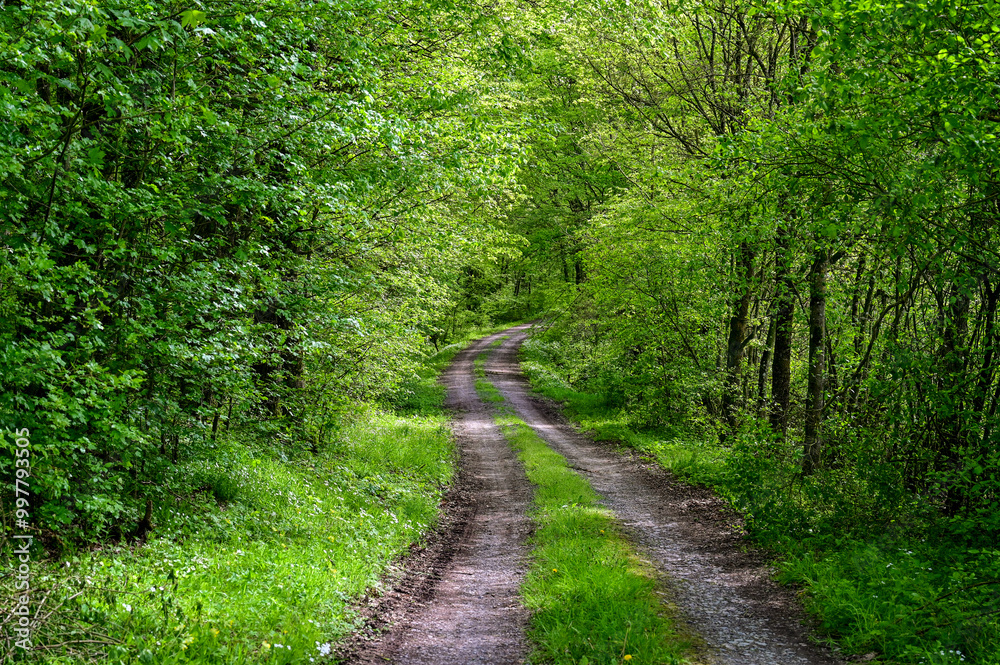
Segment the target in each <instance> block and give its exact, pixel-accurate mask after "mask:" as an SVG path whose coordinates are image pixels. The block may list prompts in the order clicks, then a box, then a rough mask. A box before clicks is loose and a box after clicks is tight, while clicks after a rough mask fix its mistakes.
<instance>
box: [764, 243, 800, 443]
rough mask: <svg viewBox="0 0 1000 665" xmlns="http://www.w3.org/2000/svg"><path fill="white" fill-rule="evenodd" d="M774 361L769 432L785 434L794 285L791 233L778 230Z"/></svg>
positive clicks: (793, 320) (789, 392)
mask: <svg viewBox="0 0 1000 665" xmlns="http://www.w3.org/2000/svg"><path fill="white" fill-rule="evenodd" d="M774 279H775V282H776V284H775V291H774V310H775V311H774V361H773V362H772V365H771V416H770V421H771V430H772V431H773V432H775V433H777V434H778V435H779V436H782V437H784V436H785V433H786V432H787V431H788V404H789V401H790V395H791V386H792V326H793V324H794V322H795V284H794V283H793V282H792V256H791V232H790V231H789V228H788V226H786V225H785V224H782V225H781V226H780V227H778V235H777V253H776V256H775V277H774Z"/></svg>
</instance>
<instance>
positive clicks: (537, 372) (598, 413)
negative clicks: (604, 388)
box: [521, 339, 729, 486]
mask: <svg viewBox="0 0 1000 665" xmlns="http://www.w3.org/2000/svg"><path fill="white" fill-rule="evenodd" d="M548 360H549V359H548V357H547V355H546V353H545V351H544V345H543V344H540V343H538V342H537V341H535V340H532V339H529V340H528V341H526V342H525V343H524V345H523V346H522V363H521V367H522V369H523V370H524V372H525V374H526V375H527V377H528V380H529V381H530V382H531V386H532V388H533V389H534V390H535V391H536V392H538V393H540V394H542V395H545V396H546V397H548V398H549V399H552V400H555V401H557V402H559V403H561V404H562V405H563V406H564V408H565V411H566V414H567V415H568V416H569V417H570V418H571V419H573V420H574V421H575V422H576V423H578V424H579V425H580V426H581V427H583V429H585V430H586V431H587V432H588V433H589V434H590V435H591V436H592V437H593V438H594V439H595V440H597V441H611V442H615V443H620V444H623V445H625V446H627V447H628V448H632V449H634V450H638V451H640V452H642V453H643V454H644V455H646V456H648V457H649V458H650V459H653V460H656V461H657V462H658V463H659V464H660V465H661V466H663V467H664V468H666V469H669V470H671V471H672V472H674V473H675V474H677V475H678V476H680V477H682V478H684V479H686V480H689V481H690V482H692V483H696V484H702V485H709V486H719V485H720V484H721V481H722V478H723V476H724V471H725V462H726V457H727V456H728V454H729V449H726V448H722V447H720V446H718V445H716V444H710V443H708V442H706V441H705V440H704V438H702V437H697V436H693V435H691V434H690V433H688V432H684V431H637V430H636V429H635V428H634V427H633V426H632V425H631V419H630V417H629V414H628V413H627V412H625V411H622V410H620V409H615V408H611V407H609V406H608V401H607V400H606V399H605V398H604V397H603V396H602V395H596V394H593V393H588V392H583V391H579V390H575V389H574V388H573V387H572V386H570V385H569V384H568V383H567V382H566V381H565V380H564V379H563V378H562V377H561V376H560V374H559V373H558V372H557V371H556V369H555V367H553V366H552V364H551V363H550V362H548Z"/></svg>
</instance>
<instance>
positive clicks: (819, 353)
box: [802, 245, 830, 475]
mask: <svg viewBox="0 0 1000 665" xmlns="http://www.w3.org/2000/svg"><path fill="white" fill-rule="evenodd" d="M829 262H830V253H829V251H828V250H827V248H826V247H825V246H823V245H821V246H819V247H817V248H816V255H815V257H814V258H813V264H812V268H811V269H810V271H809V388H808V396H807V402H806V432H805V443H804V446H803V448H804V450H803V453H804V455H803V457H802V473H803V474H804V475H809V474H810V473H812V472H813V471H815V470H816V469H817V468H818V467H819V465H820V460H821V458H822V454H823V437H822V425H823V407H824V398H823V393H824V389H825V387H826V386H825V379H826V273H827V269H828V268H829Z"/></svg>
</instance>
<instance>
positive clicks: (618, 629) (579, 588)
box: [476, 353, 693, 665]
mask: <svg viewBox="0 0 1000 665" xmlns="http://www.w3.org/2000/svg"><path fill="white" fill-rule="evenodd" d="M485 355H486V354H485V353H484V354H481V355H480V359H483V358H484V356H485ZM482 367H483V364H482V362H481V360H477V363H476V369H477V372H476V373H477V376H483V374H482ZM476 388H477V390H478V391H479V393H480V396H481V397H482V398H483V399H484V400H485V401H487V402H493V403H500V402H503V397H502V396H501V395H500V393H499V391H497V389H496V388H495V387H494V386H493V385H492V384H491V383H490V382H489V381H487V380H486V379H485V378H480V379H479V380H477V382H476ZM497 423H498V424H499V425H500V428H501V430H502V431H503V434H504V436H505V437H506V439H507V441H508V442H509V443H510V445H511V446H512V447H513V448H514V449H515V450H516V451H517V453H518V457H519V458H520V460H521V461H522V462H523V463H524V466H525V470H526V472H527V475H528V479H529V480H530V481H531V482H532V483H533V484H534V485H535V486H536V490H535V508H534V514H533V519H534V520H535V523H536V525H537V531H536V532H535V535H534V537H533V539H532V545H533V550H532V555H531V565H530V569H529V571H528V575H527V578H526V580H525V582H524V585H523V586H522V589H521V593H522V598H523V601H524V603H525V606H526V607H527V608H528V609H529V610H531V612H532V619H531V629H530V631H529V637H530V638H531V640H532V641H533V643H534V647H535V648H534V651H533V653H532V656H531V659H532V661H533V662H544V663H560V664H564V663H572V664H573V665H586V664H588V663H626V662H628V663H685V662H688V661H687V659H686V656H688V655H690V653H692V647H693V643H692V641H691V640H690V639H688V638H686V637H685V636H684V635H682V634H681V633H680V632H679V631H678V630H677V629H676V628H675V626H674V622H673V620H672V617H671V610H670V607H669V606H668V605H666V604H664V602H663V599H662V597H661V595H660V594H659V593H658V584H657V579H656V572H655V571H654V570H653V568H652V567H651V566H650V565H649V564H647V563H646V562H643V561H642V560H640V559H639V557H638V556H636V554H635V552H634V548H633V546H632V544H631V543H630V542H629V541H628V540H627V539H626V538H625V536H624V535H623V534H622V533H621V531H620V530H619V528H618V525H617V523H616V521H615V517H614V514H613V513H612V512H611V511H609V510H607V509H606V508H603V507H602V506H600V505H599V504H598V502H597V495H596V493H595V492H594V490H593V489H592V488H591V487H590V484H589V483H588V482H587V480H586V479H584V478H583V477H582V476H580V475H579V474H577V473H576V472H574V471H573V470H572V469H570V468H569V466H568V465H567V463H566V458H565V457H563V456H562V455H560V454H559V453H557V452H555V451H554V450H552V449H551V448H550V447H549V446H548V445H547V444H546V443H545V441H543V440H542V439H541V438H539V436H538V435H537V434H535V432H534V430H532V429H531V427H529V426H528V425H527V424H526V423H524V421H522V420H520V419H518V418H517V417H516V416H514V415H513V414H511V413H510V410H509V409H506V408H504V407H502V406H501V407H500V413H499V415H498V417H497Z"/></svg>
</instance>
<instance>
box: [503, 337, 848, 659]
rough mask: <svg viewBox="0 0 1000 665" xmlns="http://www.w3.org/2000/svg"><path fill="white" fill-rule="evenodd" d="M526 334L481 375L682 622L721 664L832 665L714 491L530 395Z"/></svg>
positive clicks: (509, 341)
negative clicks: (588, 494)
mask: <svg viewBox="0 0 1000 665" xmlns="http://www.w3.org/2000/svg"><path fill="white" fill-rule="evenodd" d="M525 328H526V327H524V326H520V327H518V328H514V329H511V330H508V331H506V332H505V333H504V334H506V335H508V338H507V339H506V340H505V341H504V343H503V344H502V346H500V347H499V349H498V350H497V351H495V352H494V353H493V356H492V357H491V359H490V361H489V362H487V364H486V376H487V378H488V379H489V380H490V381H491V382H492V383H493V385H494V386H496V388H497V389H498V390H499V391H500V393H501V394H502V395H503V396H504V398H505V399H506V401H507V403H508V405H509V406H510V407H512V408H513V409H514V411H515V412H516V413H517V415H518V417H520V418H521V419H522V420H524V421H525V422H526V423H527V424H528V425H530V426H531V427H532V428H533V429H534V430H535V432H536V433H537V434H538V435H539V436H540V437H541V438H542V439H544V440H545V441H546V442H547V443H548V444H549V445H550V446H551V447H552V448H553V449H554V450H556V451H558V452H559V453H561V454H562V455H563V456H565V457H566V459H567V460H568V462H569V464H570V466H571V467H572V468H574V469H575V470H576V471H577V472H579V473H581V474H583V476H584V477H585V478H586V479H587V480H588V481H589V482H590V484H591V486H592V487H593V488H594V490H595V491H596V492H597V493H598V494H599V495H601V497H602V502H603V503H604V505H606V506H607V507H608V508H610V509H611V510H613V511H614V512H615V514H616V515H617V517H618V519H619V520H620V522H621V523H622V524H623V525H624V527H625V528H626V530H627V531H628V532H629V533H630V534H631V536H632V538H633V539H634V540H635V542H637V544H638V545H639V547H640V552H641V554H642V555H643V556H644V557H646V558H648V559H649V560H650V561H651V562H652V564H653V565H654V566H655V567H656V568H657V569H658V570H660V571H661V572H663V573H665V574H666V578H667V581H668V584H669V587H670V589H671V592H672V595H673V598H672V600H673V601H674V602H675V603H676V604H677V606H678V607H679V609H680V613H681V617H682V619H684V620H686V621H687V622H688V623H689V626H690V629H691V631H692V632H693V633H696V634H697V635H700V636H701V637H702V638H703V639H704V641H705V645H706V650H707V652H708V653H707V654H706V656H707V657H708V658H709V659H710V661H711V662H714V663H717V664H719V665H832V664H834V663H837V662H838V661H837V660H836V659H834V658H833V657H832V655H831V654H830V653H829V651H828V650H826V649H824V648H822V647H819V646H816V645H815V644H814V643H812V642H811V641H810V640H809V638H808V630H807V629H805V628H804V627H803V623H802V622H803V620H804V615H803V612H802V610H801V607H800V606H799V604H798V602H797V601H796V599H795V597H794V594H793V593H792V592H791V591H790V590H789V589H786V588H783V587H780V586H778V585H777V584H775V583H774V582H773V581H772V580H771V578H770V574H769V569H768V566H767V564H766V562H765V561H763V560H762V559H761V557H760V556H759V555H754V554H752V553H748V552H746V551H744V549H743V548H742V547H741V543H740V537H739V535H738V534H737V532H736V530H735V529H733V528H732V524H733V521H734V520H735V516H733V515H732V513H731V512H730V511H728V510H727V509H726V507H725V505H724V504H723V502H722V501H721V500H720V499H718V498H717V497H716V496H714V495H713V494H712V493H711V492H709V491H708V490H705V489H701V488H695V487H690V486H688V485H685V484H683V483H679V482H677V481H675V480H674V479H673V478H672V476H671V475H670V474H669V473H667V472H666V471H664V470H663V469H662V468H660V467H658V466H656V465H652V464H648V463H645V462H643V461H642V460H640V459H638V458H637V457H636V456H634V455H630V454H629V453H618V452H615V451H614V450H612V449H611V448H610V447H609V446H608V445H607V444H604V445H602V444H598V443H595V442H593V441H592V440H590V439H589V438H588V437H586V436H583V435H581V434H580V433H579V432H577V431H576V430H575V429H574V428H573V427H572V426H571V425H570V424H569V423H567V422H566V421H565V419H563V418H562V416H561V414H560V413H559V412H558V410H556V409H554V408H553V407H552V406H551V405H550V404H548V403H547V402H546V401H545V400H543V399H540V398H538V397H536V396H534V395H533V394H532V393H531V390H530V386H529V385H528V383H527V381H526V379H525V378H524V375H523V374H522V372H521V368H520V363H519V362H518V358H517V352H518V349H519V348H520V346H521V343H522V342H523V341H524V340H525V338H526V337H527V331H526V329H525Z"/></svg>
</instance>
